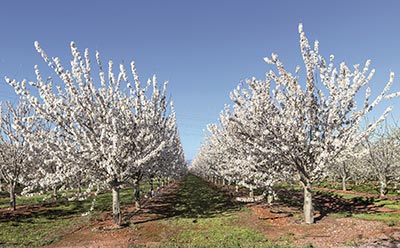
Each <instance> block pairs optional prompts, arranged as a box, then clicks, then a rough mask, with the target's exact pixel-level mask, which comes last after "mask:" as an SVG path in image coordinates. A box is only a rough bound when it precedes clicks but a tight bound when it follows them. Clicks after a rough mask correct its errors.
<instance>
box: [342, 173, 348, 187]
mask: <svg viewBox="0 0 400 248" xmlns="http://www.w3.org/2000/svg"><path fill="white" fill-rule="evenodd" d="M342 190H343V191H346V190H347V188H346V177H345V176H344V177H343V176H342Z"/></svg>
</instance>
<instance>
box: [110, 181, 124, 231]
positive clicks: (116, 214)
mask: <svg viewBox="0 0 400 248" xmlns="http://www.w3.org/2000/svg"><path fill="white" fill-rule="evenodd" d="M112 201H113V204H112V210H113V221H114V223H115V224H117V225H119V226H120V225H121V221H122V216H121V208H120V204H119V203H120V198H119V188H118V187H113V188H112Z"/></svg>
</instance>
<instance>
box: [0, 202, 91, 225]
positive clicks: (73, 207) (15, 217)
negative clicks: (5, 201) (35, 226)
mask: <svg viewBox="0 0 400 248" xmlns="http://www.w3.org/2000/svg"><path fill="white" fill-rule="evenodd" d="M83 210H84V206H83V202H80V201H72V202H68V201H65V202H57V203H56V202H52V203H43V204H28V205H23V206H18V207H17V210H15V211H10V210H8V209H2V210H1V211H0V222H9V221H15V222H25V223H34V219H37V218H45V219H47V220H49V221H52V220H54V219H59V218H63V219H67V218H73V217H74V216H76V215H77V214H79V213H82V212H83Z"/></svg>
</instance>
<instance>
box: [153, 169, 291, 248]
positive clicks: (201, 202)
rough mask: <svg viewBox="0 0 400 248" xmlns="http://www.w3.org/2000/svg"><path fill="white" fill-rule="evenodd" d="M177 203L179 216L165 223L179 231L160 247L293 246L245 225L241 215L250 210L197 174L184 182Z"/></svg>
mask: <svg viewBox="0 0 400 248" xmlns="http://www.w3.org/2000/svg"><path fill="white" fill-rule="evenodd" d="M176 202H177V203H176V204H175V206H174V211H176V216H175V217H173V218H170V219H167V220H164V221H163V224H165V225H168V226H170V227H171V228H173V229H174V230H177V231H176V232H174V234H173V235H172V236H170V237H168V240H165V242H164V243H163V245H162V246H160V247H204V248H207V247H210V248H211V247H216V248H219V247H267V248H268V247H271V248H283V247H290V246H282V245H277V244H273V243H272V242H271V241H269V240H267V239H266V238H265V237H264V235H262V234H261V233H258V232H257V231H255V230H253V229H251V228H250V227H246V226H244V225H241V224H240V222H239V218H240V217H239V216H238V214H239V213H243V212H246V211H248V209H247V208H245V207H243V206H241V205H239V204H235V203H233V202H232V201H231V200H230V196H228V195H226V194H225V193H224V192H222V191H220V190H218V189H217V188H215V187H214V186H213V185H210V184H209V183H207V182H205V181H203V180H202V179H200V178H198V177H195V176H193V175H187V176H186V178H185V179H184V181H183V184H182V187H181V188H180V190H179V192H178V194H177V199H176ZM240 210H241V211H240Z"/></svg>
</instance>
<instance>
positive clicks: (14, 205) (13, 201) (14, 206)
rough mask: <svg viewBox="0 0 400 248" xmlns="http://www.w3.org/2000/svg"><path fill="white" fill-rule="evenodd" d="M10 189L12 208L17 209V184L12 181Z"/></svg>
mask: <svg viewBox="0 0 400 248" xmlns="http://www.w3.org/2000/svg"><path fill="white" fill-rule="evenodd" d="M9 191H10V210H12V211H15V210H16V209H17V203H16V200H15V184H14V183H10V185H9Z"/></svg>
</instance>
